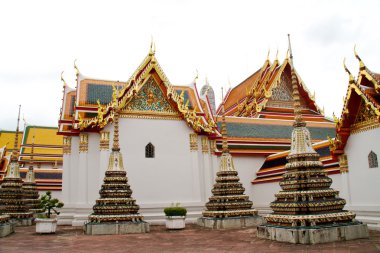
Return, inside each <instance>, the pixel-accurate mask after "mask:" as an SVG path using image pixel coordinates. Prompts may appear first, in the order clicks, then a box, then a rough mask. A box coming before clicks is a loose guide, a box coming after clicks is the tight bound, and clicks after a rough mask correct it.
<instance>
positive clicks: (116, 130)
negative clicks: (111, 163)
mask: <svg viewBox="0 0 380 253" xmlns="http://www.w3.org/2000/svg"><path fill="white" fill-rule="evenodd" d="M112 151H120V146H119V110H118V109H115V116H114V132H113V146H112Z"/></svg>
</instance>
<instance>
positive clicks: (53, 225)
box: [35, 191, 63, 233]
mask: <svg viewBox="0 0 380 253" xmlns="http://www.w3.org/2000/svg"><path fill="white" fill-rule="evenodd" d="M40 201H41V208H42V209H43V210H44V212H45V213H44V214H42V215H39V217H38V218H36V220H35V222H36V232H37V233H55V230H56V229H57V220H58V219H57V217H56V216H57V215H58V214H59V212H58V211H57V210H56V208H61V207H63V203H62V202H60V201H59V200H58V199H55V198H52V196H51V192H50V191H48V192H46V193H45V194H44V195H42V196H41V198H40Z"/></svg>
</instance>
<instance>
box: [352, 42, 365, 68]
mask: <svg viewBox="0 0 380 253" xmlns="http://www.w3.org/2000/svg"><path fill="white" fill-rule="evenodd" d="M354 54H355V57H356V59H358V61H359V64H360V65H359V68H360V70H363V69H365V65H364V62H363V61H362V59H361V58H360V57H359V55H358V53H357V52H356V44H355V45H354Z"/></svg>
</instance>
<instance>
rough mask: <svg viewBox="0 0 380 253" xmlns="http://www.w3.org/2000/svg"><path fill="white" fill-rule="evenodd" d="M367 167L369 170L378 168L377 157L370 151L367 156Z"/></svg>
mask: <svg viewBox="0 0 380 253" xmlns="http://www.w3.org/2000/svg"><path fill="white" fill-rule="evenodd" d="M368 165H369V167H370V168H377V167H379V165H378V163H377V155H376V153H375V152H373V151H371V152H369V155H368Z"/></svg>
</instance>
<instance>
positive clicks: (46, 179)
mask: <svg viewBox="0 0 380 253" xmlns="http://www.w3.org/2000/svg"><path fill="white" fill-rule="evenodd" d="M33 135H34V136H35V140H34V144H33V146H34V153H33V155H32V153H31V151H32V143H33ZM19 136H20V137H19V138H18V146H17V151H18V152H19V158H18V162H19V164H20V174H21V178H23V179H25V178H26V174H27V172H28V170H29V167H30V166H31V165H33V168H34V173H35V180H36V183H37V190H38V191H40V192H41V191H52V192H53V194H54V196H55V197H58V198H60V196H61V190H62V162H63V161H62V160H63V159H62V141H63V138H62V136H60V135H57V128H54V127H46V126H32V125H27V126H26V127H25V129H24V131H21V132H19ZM14 138H15V132H14V131H0V147H1V148H0V182H1V181H2V180H3V178H4V176H5V175H6V170H7V166H8V163H9V161H10V157H11V154H12V151H13V149H14V141H13V140H14ZM31 157H33V162H32V163H31Z"/></svg>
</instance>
